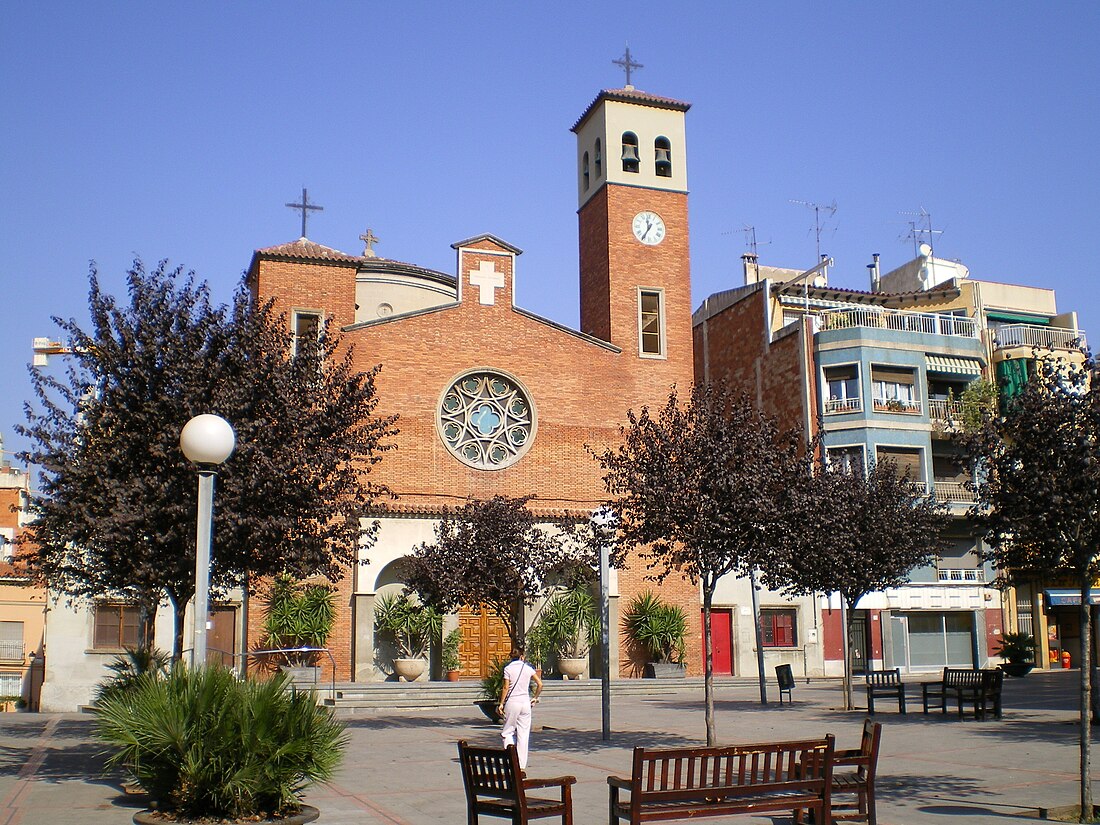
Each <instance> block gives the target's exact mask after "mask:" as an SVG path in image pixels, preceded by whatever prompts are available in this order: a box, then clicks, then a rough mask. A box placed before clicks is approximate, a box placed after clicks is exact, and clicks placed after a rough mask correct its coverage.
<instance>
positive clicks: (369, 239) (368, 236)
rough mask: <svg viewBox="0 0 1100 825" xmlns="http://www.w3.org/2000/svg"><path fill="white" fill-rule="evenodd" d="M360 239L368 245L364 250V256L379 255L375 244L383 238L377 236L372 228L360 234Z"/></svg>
mask: <svg viewBox="0 0 1100 825" xmlns="http://www.w3.org/2000/svg"><path fill="white" fill-rule="evenodd" d="M359 240H361V241H362V242H363V243H365V244H366V245H367V246H366V249H364V250H363V257H364V258H374V257H377V255H376V253H375V251H374V244H376V243H378V242H379V241H380V240H382V239H381V238H379V237H377V236H375V234H374V233H373V232H371V231H370V229H367V231H366V232H364V233H363V234H362V235H360V236H359Z"/></svg>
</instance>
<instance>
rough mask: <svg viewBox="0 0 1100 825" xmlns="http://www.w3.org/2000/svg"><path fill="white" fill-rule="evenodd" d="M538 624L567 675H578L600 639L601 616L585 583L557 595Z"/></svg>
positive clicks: (559, 665)
mask: <svg viewBox="0 0 1100 825" xmlns="http://www.w3.org/2000/svg"><path fill="white" fill-rule="evenodd" d="M538 626H539V627H540V628H541V629H542V632H543V633H545V634H546V641H547V644H548V645H549V646H550V647H551V648H552V649H553V651H554V653H556V654H557V657H558V669H559V670H560V671H561V674H562V676H563V677H565V678H567V679H569V678H572V679H576V678H578V677H580V675H581V674H582V673H584V669H585V667H586V666H587V665H588V651H589V650H590V649H591V648H592V647H593V646H594V645H595V644H596V643H597V642H598V640H599V633H600V617H599V614H598V613H597V612H596V602H595V600H594V599H593V598H592V594H591V593H589V592H588V589H587V588H585V587H584V585H577V586H575V587H574V588H572V589H571V590H568V591H566V592H565V593H560V594H558V595H557V596H554V598H552V599H551V600H550V602H549V603H548V604H547V605H546V606H545V607H544V608H543V611H542V617H541V618H540V619H539V624H538Z"/></svg>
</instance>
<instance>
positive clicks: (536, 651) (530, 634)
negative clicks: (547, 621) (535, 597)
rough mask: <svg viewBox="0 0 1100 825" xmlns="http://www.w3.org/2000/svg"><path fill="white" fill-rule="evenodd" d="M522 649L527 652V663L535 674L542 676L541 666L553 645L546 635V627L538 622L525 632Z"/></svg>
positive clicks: (547, 634)
mask: <svg viewBox="0 0 1100 825" xmlns="http://www.w3.org/2000/svg"><path fill="white" fill-rule="evenodd" d="M523 643H524V647H525V649H526V651H527V661H528V662H530V663H531V667H533V668H534V669H535V672H536V673H537V674H538V675H539V676H542V666H543V665H544V664H545V663H546V659H547V657H549V656H550V653H551V650H552V649H553V644H552V643H551V639H550V635H549V633H547V630H546V626H545V625H544V624H543V623H542V622H541V621H538V622H536V623H535V624H534V626H533V627H532V628H531V629H530V630H528V631H527V635H526V636H525V637H524V639H523Z"/></svg>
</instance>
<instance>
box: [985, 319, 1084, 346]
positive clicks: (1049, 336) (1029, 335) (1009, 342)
mask: <svg viewBox="0 0 1100 825" xmlns="http://www.w3.org/2000/svg"><path fill="white" fill-rule="evenodd" d="M993 340H994V342H995V344H996V346H997V348H998V349H1004V348H1006V347H1037V348H1039V349H1044V348H1046V347H1054V348H1055V349H1078V348H1079V347H1083V346H1085V333H1083V332H1081V331H1080V330H1076V329H1062V328H1061V327H1041V326H1036V325H1034V324H1005V325H1004V326H1001V327H997V328H996V329H994V330H993Z"/></svg>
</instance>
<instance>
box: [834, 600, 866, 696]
mask: <svg viewBox="0 0 1100 825" xmlns="http://www.w3.org/2000/svg"><path fill="white" fill-rule="evenodd" d="M840 624H841V626H842V627H843V631H842V633H841V645H840V647H841V656H843V657H844V709H845V710H851V709H852V707H853V705H855V701H854V700H853V699H852V616H851V611H850V610H848V598H847V597H846V596H845V595H844V594H843V593H841V594H840ZM867 666H868V665H866V664H864V667H867Z"/></svg>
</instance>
